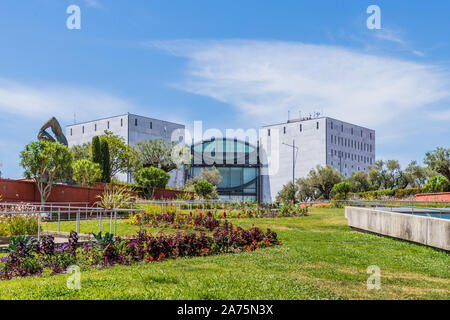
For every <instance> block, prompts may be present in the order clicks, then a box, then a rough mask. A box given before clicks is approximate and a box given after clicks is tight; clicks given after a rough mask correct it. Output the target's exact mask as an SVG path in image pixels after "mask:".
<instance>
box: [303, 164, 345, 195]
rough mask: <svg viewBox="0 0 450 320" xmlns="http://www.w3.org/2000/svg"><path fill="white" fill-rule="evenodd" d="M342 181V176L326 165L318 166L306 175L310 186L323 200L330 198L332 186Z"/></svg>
mask: <svg viewBox="0 0 450 320" xmlns="http://www.w3.org/2000/svg"><path fill="white" fill-rule="evenodd" d="M342 179H343V177H342V174H340V173H339V172H338V171H337V170H336V169H333V168H332V167H331V166H328V165H327V166H325V167H323V166H320V165H318V166H317V167H316V168H315V169H312V170H311V171H310V172H309V174H308V181H309V184H310V186H311V187H313V188H315V189H316V190H317V191H318V192H319V193H320V195H321V196H322V197H323V198H324V199H329V198H330V192H331V190H332V189H333V186H334V185H335V184H337V183H339V182H341V181H342Z"/></svg>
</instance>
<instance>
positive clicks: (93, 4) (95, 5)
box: [84, 0, 102, 8]
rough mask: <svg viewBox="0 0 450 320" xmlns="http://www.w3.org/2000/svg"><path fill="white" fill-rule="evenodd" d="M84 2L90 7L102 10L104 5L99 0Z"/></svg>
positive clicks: (85, 0) (86, 0)
mask: <svg viewBox="0 0 450 320" xmlns="http://www.w3.org/2000/svg"><path fill="white" fill-rule="evenodd" d="M84 2H85V3H86V5H87V6H88V7H92V8H101V7H102V4H101V3H100V1H99V0H84Z"/></svg>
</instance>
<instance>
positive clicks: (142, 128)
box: [66, 113, 185, 186]
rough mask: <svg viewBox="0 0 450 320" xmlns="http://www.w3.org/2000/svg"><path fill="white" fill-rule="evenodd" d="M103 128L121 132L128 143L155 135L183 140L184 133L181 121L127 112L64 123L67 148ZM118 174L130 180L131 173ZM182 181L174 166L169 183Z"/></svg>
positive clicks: (167, 141)
mask: <svg viewBox="0 0 450 320" xmlns="http://www.w3.org/2000/svg"><path fill="white" fill-rule="evenodd" d="M105 130H108V131H111V132H112V133H114V134H116V135H118V136H121V137H122V138H124V140H125V141H126V142H127V143H128V144H129V145H131V146H133V145H135V144H136V143H138V142H139V141H142V140H149V139H157V138H161V139H164V141H165V142H166V143H169V142H170V141H172V140H176V141H177V142H183V141H184V135H185V127H184V125H181V124H177V123H173V122H168V121H163V120H157V119H154V118H148V117H143V116H138V115H135V114H131V113H127V114H123V115H119V116H115V117H110V118H103V119H98V120H93V121H89V122H83V123H77V124H73V125H69V126H67V127H66V138H67V141H68V144H69V148H70V147H72V146H74V145H82V144H84V143H89V142H92V138H93V137H95V136H99V135H102V134H104V131H105ZM117 178H118V179H120V180H122V181H131V176H130V174H127V173H122V174H119V175H118V176H117ZM183 183H184V173H183V169H181V168H180V170H174V172H172V173H171V177H170V181H169V185H170V186H180V185H183Z"/></svg>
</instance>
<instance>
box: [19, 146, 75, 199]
mask: <svg viewBox="0 0 450 320" xmlns="http://www.w3.org/2000/svg"><path fill="white" fill-rule="evenodd" d="M20 157H21V161H20V165H21V166H22V167H23V168H24V169H25V173H24V175H25V177H26V178H27V179H34V180H35V182H36V185H37V187H38V190H39V193H40V195H41V202H45V201H46V200H47V199H48V197H49V195H50V193H51V190H52V187H53V185H54V183H55V181H56V180H60V179H67V178H69V177H70V174H71V170H72V159H73V158H72V153H71V152H70V150H69V148H67V147H66V146H64V145H62V144H60V143H58V142H50V141H44V140H39V141H36V142H32V143H30V144H28V145H26V146H25V149H24V150H23V151H22V152H21V153H20Z"/></svg>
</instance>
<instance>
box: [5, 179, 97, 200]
mask: <svg viewBox="0 0 450 320" xmlns="http://www.w3.org/2000/svg"><path fill="white" fill-rule="evenodd" d="M103 188H104V187H103V186H93V187H80V186H68V185H55V186H53V188H52V192H51V194H50V196H49V198H48V200H47V201H48V202H89V203H90V204H94V203H95V202H96V201H98V199H97V195H100V194H102V193H103ZM0 195H2V198H3V200H2V201H3V202H40V201H41V197H40V194H39V190H38V188H37V187H36V184H35V183H34V182H33V181H26V180H6V179H0Z"/></svg>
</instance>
